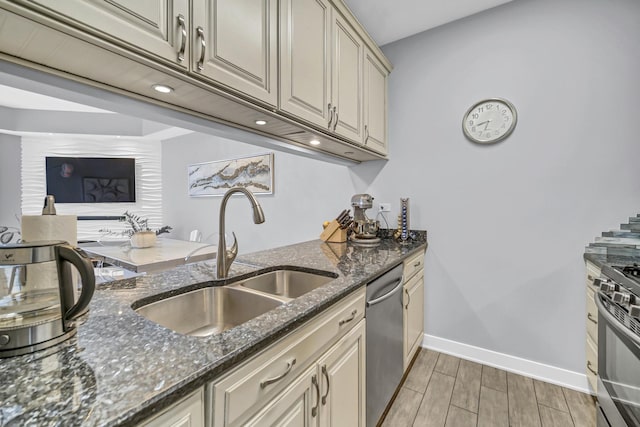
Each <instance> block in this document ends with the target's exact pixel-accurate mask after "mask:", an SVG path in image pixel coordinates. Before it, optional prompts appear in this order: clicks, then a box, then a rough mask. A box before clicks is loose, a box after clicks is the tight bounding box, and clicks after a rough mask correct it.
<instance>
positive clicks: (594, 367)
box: [585, 261, 600, 395]
mask: <svg viewBox="0 0 640 427" xmlns="http://www.w3.org/2000/svg"><path fill="white" fill-rule="evenodd" d="M586 265H587V289H586V291H587V292H586V297H587V301H586V302H587V304H586V305H587V310H586V323H587V337H586V343H585V350H586V351H585V353H586V356H587V360H586V363H585V372H586V374H587V380H588V382H589V386H590V388H591V393H592V394H593V395H596V393H597V391H598V389H597V386H598V308H597V306H596V303H595V300H594V297H595V295H597V292H598V289H597V287H596V286H595V285H594V281H595V279H597V278H599V277H600V268H598V267H597V266H596V265H595V264H592V263H590V262H588V261H587V263H586Z"/></svg>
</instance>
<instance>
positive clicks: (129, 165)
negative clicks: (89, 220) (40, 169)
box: [45, 157, 136, 203]
mask: <svg viewBox="0 0 640 427" xmlns="http://www.w3.org/2000/svg"><path fill="white" fill-rule="evenodd" d="M45 161H46V177H47V194H50V195H53V196H54V197H55V199H56V203H130V202H135V201H136V161H135V159H131V158H107V157H46V159H45Z"/></svg>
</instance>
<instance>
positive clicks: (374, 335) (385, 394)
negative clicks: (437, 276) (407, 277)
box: [365, 264, 403, 427]
mask: <svg viewBox="0 0 640 427" xmlns="http://www.w3.org/2000/svg"><path fill="white" fill-rule="evenodd" d="M402 268H403V266H402V264H400V265H399V266H397V267H395V268H393V269H392V270H390V271H388V272H387V273H385V274H383V275H382V276H380V277H379V278H377V279H375V280H374V281H373V282H371V283H369V284H367V307H366V311H365V316H366V318H367V339H366V342H367V427H373V426H375V425H376V424H377V423H378V421H379V419H380V416H381V415H382V413H383V412H384V410H385V408H386V407H387V405H388V404H389V400H391V397H392V396H393V393H394V392H395V390H396V387H398V384H400V380H401V379H402V374H403V372H402V370H403V355H402V346H403V328H402V285H403V283H402V282H403V280H402Z"/></svg>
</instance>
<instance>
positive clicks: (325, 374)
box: [322, 365, 331, 406]
mask: <svg viewBox="0 0 640 427" xmlns="http://www.w3.org/2000/svg"><path fill="white" fill-rule="evenodd" d="M322 375H324V377H325V378H326V380H327V392H326V393H325V394H324V396H322V406H324V405H326V404H327V396H329V389H330V387H331V384H329V373H328V372H327V365H324V366H322Z"/></svg>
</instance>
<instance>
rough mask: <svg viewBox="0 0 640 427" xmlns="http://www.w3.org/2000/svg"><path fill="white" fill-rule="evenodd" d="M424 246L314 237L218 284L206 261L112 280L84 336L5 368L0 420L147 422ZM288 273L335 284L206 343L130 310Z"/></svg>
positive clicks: (248, 259) (260, 257)
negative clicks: (310, 274)
mask: <svg viewBox="0 0 640 427" xmlns="http://www.w3.org/2000/svg"><path fill="white" fill-rule="evenodd" d="M426 246H427V243H426V233H424V232H422V233H419V234H418V239H417V240H416V241H413V242H411V243H409V244H407V245H400V244H398V243H396V242H395V241H394V240H391V239H384V240H383V241H382V242H381V244H380V245H379V246H376V247H357V246H354V245H351V244H350V243H347V244H337V245H335V244H327V243H322V242H321V241H318V240H314V241H309V242H304V243H299V244H294V245H290V246H285V247H281V248H276V249H272V250H267V251H262V252H256V253H252V254H247V255H244V256H241V257H239V258H238V260H237V262H236V263H234V264H233V265H232V267H231V271H230V275H229V278H228V279H226V280H223V281H216V280H212V278H213V277H215V274H214V267H215V266H214V265H213V263H212V262H210V261H206V262H199V263H193V264H188V265H184V266H180V267H177V268H174V269H172V270H168V271H165V272H161V273H156V274H149V275H146V276H140V277H136V278H133V279H127V280H121V281H113V282H110V283H105V284H103V285H101V286H100V287H99V289H98V290H97V291H96V293H95V295H94V298H93V301H92V302H91V305H90V311H89V313H88V315H87V316H86V317H85V318H84V319H83V320H82V321H81V324H80V325H79V327H78V334H77V336H76V337H74V338H72V339H70V340H68V341H66V342H65V343H63V344H61V345H59V346H57V347H54V348H51V349H49V350H46V351H42V352H38V353H34V354H31V355H27V356H21V357H15V358H10V359H5V360H3V361H2V363H0V378H2V383H3V384H5V385H7V386H5V387H3V388H2V389H1V390H0V402H1V403H0V423H1V424H5V423H17V424H29V423H33V424H38V425H48V424H52V423H59V424H63V425H68V426H71V425H100V426H115V425H135V424H138V423H141V422H143V421H145V420H148V419H150V418H153V417H154V416H155V415H156V414H158V413H160V412H161V411H162V410H164V409H166V408H168V407H170V406H171V405H173V404H174V403H176V402H179V401H180V400H181V399H183V398H184V397H185V396H188V395H190V394H192V393H193V392H194V391H196V390H198V389H202V387H203V386H205V385H206V384H208V383H209V382H211V381H212V380H215V379H217V378H219V377H220V376H222V375H223V374H225V373H226V372H228V371H229V370H230V369H232V368H235V367H236V366H239V365H240V364H242V362H245V361H247V360H249V359H250V358H251V357H252V356H254V355H256V354H258V353H259V352H261V351H263V350H265V349H267V347H269V346H270V345H271V344H273V343H275V342H276V341H278V340H279V339H281V338H284V337H286V336H288V335H289V334H290V333H291V332H293V331H295V330H296V329H298V328H300V327H302V326H303V325H305V324H308V322H307V321H309V320H310V319H312V318H314V317H315V316H316V315H318V314H320V313H322V312H324V311H325V310H326V309H328V308H329V307H331V306H335V304H336V303H340V302H341V300H343V299H344V298H345V297H349V296H351V295H353V294H354V292H357V291H358V290H362V288H363V286H364V285H365V284H366V283H368V282H370V281H371V280H373V279H375V278H376V277H378V276H380V275H381V274H382V273H384V272H385V271H388V270H389V269H391V268H392V267H394V266H396V265H399V264H400V263H402V262H403V261H405V260H406V259H408V258H412V259H413V258H416V257H417V256H419V254H420V252H421V251H422V252H423V251H424V250H425V249H426ZM283 267H286V268H287V269H293V270H298V271H317V270H321V271H325V272H328V273H330V274H332V275H333V276H335V277H336V278H335V279H334V280H331V281H330V282H329V283H327V284H326V285H324V286H321V287H319V288H317V289H315V290H313V291H311V292H309V293H307V294H305V295H303V296H300V297H298V298H295V299H292V300H291V301H289V302H287V303H285V304H283V305H281V306H279V307H277V308H276V309H273V310H271V311H269V312H267V313H265V314H264V315H262V316H259V317H257V318H255V319H253V320H250V321H249V322H246V323H244V324H241V325H239V326H237V327H234V328H232V329H229V330H227V331H225V332H223V333H221V334H217V335H211V336H208V337H193V336H187V335H182V334H178V333H175V332H173V331H171V330H169V329H167V328H164V327H161V326H159V325H158V324H155V323H153V322H151V321H149V320H147V319H145V318H144V317H142V316H140V315H139V314H137V313H136V312H135V311H134V310H133V309H132V308H138V307H140V306H143V305H146V304H148V303H150V302H152V301H156V300H160V299H163V298H166V297H168V296H171V295H176V294H180V293H183V292H186V291H190V290H195V289H198V288H202V287H207V286H220V285H226V284H229V283H232V282H234V281H237V280H239V279H242V278H247V277H251V276H255V275H257V274H260V273H263V272H266V271H271V270H274V269H276V268H283ZM205 402H208V400H207V399H206V398H205ZM211 410H212V409H211V407H209V405H208V404H205V409H204V412H205V414H207V415H206V416H207V417H212V416H213V414H211Z"/></svg>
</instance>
